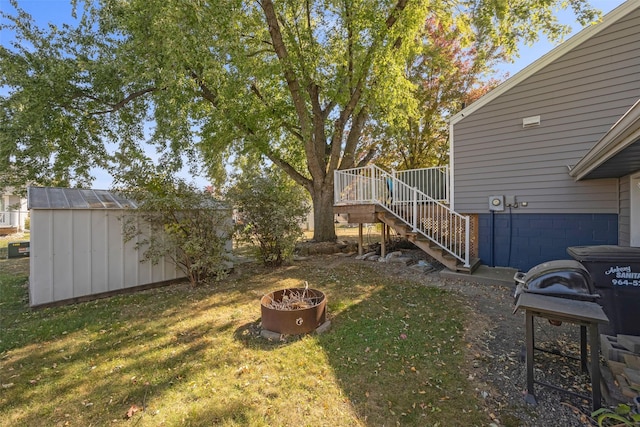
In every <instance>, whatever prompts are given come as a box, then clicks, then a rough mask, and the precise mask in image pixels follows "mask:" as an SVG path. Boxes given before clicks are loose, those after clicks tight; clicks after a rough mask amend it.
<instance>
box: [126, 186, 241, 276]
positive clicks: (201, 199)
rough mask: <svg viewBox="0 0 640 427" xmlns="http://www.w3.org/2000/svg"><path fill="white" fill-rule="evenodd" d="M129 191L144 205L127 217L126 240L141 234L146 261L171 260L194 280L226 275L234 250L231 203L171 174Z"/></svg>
mask: <svg viewBox="0 0 640 427" xmlns="http://www.w3.org/2000/svg"><path fill="white" fill-rule="evenodd" d="M125 193H126V194H127V196H129V197H130V198H132V199H133V200H135V201H136V202H137V203H138V209H137V210H135V211H132V213H130V214H127V215H126V216H125V217H124V218H123V224H124V226H123V233H124V236H125V239H126V240H132V239H134V238H137V239H138V240H137V243H136V245H137V247H139V248H140V249H141V250H144V255H143V257H144V260H146V261H150V262H153V263H158V262H159V261H160V260H161V259H162V258H163V257H164V258H168V259H170V260H171V261H172V262H173V263H174V264H175V265H176V266H177V267H178V268H179V269H180V270H181V271H182V272H183V273H184V274H185V275H186V276H187V277H188V279H189V281H190V282H191V284H193V285H196V284H199V283H203V282H206V281H209V280H211V279H217V278H220V277H222V276H224V274H225V272H226V270H227V269H228V268H229V262H228V257H229V255H230V254H229V253H228V250H230V249H231V248H230V247H227V242H228V241H229V239H230V236H231V233H232V222H231V210H230V209H229V208H227V207H225V206H224V205H223V204H222V203H220V202H219V201H216V200H215V199H214V198H213V196H212V195H211V194H210V193H207V192H204V191H199V190H198V189H196V188H195V186H193V185H191V184H188V183H186V182H185V181H184V180H181V179H178V178H170V177H166V176H164V177H162V176H156V177H152V178H151V179H150V180H149V181H148V182H147V184H146V185H145V186H144V187H143V188H138V189H136V190H129V191H126V192H125Z"/></svg>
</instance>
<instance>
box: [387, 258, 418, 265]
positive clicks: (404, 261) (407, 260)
mask: <svg viewBox="0 0 640 427" xmlns="http://www.w3.org/2000/svg"><path fill="white" fill-rule="evenodd" d="M387 262H392V263H395V264H403V265H412V264H415V261H414V260H413V258H409V257H406V256H395V257H392V258H388V259H387Z"/></svg>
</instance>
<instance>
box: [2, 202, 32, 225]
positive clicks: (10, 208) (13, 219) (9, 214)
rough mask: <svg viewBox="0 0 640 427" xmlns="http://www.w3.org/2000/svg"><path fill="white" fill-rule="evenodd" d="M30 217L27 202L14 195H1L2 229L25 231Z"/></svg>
mask: <svg viewBox="0 0 640 427" xmlns="http://www.w3.org/2000/svg"><path fill="white" fill-rule="evenodd" d="M27 217H28V211H27V200H26V199H23V198H20V196H15V195H12V194H4V195H0V227H10V228H13V229H17V230H18V231H24V225H25V220H26V219H27Z"/></svg>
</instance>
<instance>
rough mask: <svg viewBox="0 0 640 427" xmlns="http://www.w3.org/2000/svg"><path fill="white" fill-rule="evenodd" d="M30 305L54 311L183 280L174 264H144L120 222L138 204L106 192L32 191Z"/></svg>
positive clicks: (62, 189)
mask: <svg viewBox="0 0 640 427" xmlns="http://www.w3.org/2000/svg"><path fill="white" fill-rule="evenodd" d="M27 198H28V208H29V209H30V210H31V258H30V262H31V264H30V278H29V304H30V305H31V306H32V307H34V306H41V305H50V304H52V303H56V302H59V301H69V302H71V301H78V300H84V299H91V298H95V297H99V296H105V295H109V294H114V293H118V292H122V291H123V290H125V289H128V288H144V287H149V286H152V285H158V284H161V283H162V282H167V281H171V280H175V279H179V278H182V277H184V274H183V273H182V271H180V270H179V269H178V268H177V267H176V266H175V265H174V264H173V263H171V262H170V261H169V260H162V261H161V262H159V263H157V264H155V265H154V264H152V263H150V262H141V260H142V259H143V251H142V250H138V249H136V241H134V240H132V241H129V242H125V239H124V237H123V234H122V227H123V223H122V221H121V218H122V217H123V215H125V214H126V213H127V211H129V212H130V210H131V209H132V208H133V209H135V208H136V207H137V206H136V204H135V202H133V201H131V200H128V199H126V198H123V197H122V196H120V195H118V194H116V193H113V192H110V191H107V190H87V189H76V188H51V187H30V188H29V189H28V196H27Z"/></svg>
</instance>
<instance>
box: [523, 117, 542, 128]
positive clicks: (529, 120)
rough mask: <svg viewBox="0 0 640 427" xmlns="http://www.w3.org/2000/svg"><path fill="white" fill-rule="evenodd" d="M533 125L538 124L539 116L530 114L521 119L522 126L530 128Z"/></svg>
mask: <svg viewBox="0 0 640 427" xmlns="http://www.w3.org/2000/svg"><path fill="white" fill-rule="evenodd" d="M534 126H540V116H531V117H525V118H524V119H522V127H523V128H531V127H534Z"/></svg>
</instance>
